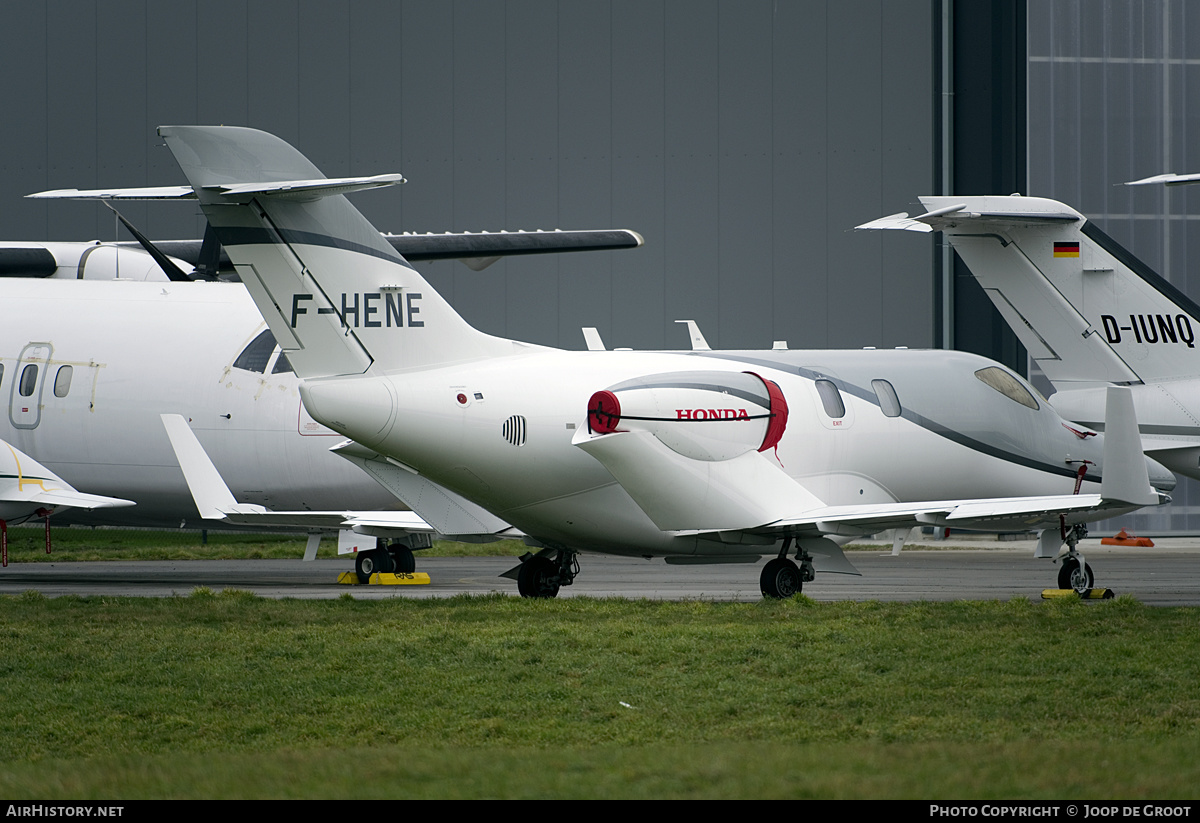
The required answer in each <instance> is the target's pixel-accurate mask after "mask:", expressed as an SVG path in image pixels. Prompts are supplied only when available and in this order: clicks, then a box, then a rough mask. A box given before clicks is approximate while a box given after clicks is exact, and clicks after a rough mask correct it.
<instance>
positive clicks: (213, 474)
mask: <svg viewBox="0 0 1200 823" xmlns="http://www.w3.org/2000/svg"><path fill="white" fill-rule="evenodd" d="M161 417H162V421H163V426H164V427H166V430H167V437H169V438H170V439H171V448H172V449H174V450H175V458H176V459H177V460H178V461H179V468H181V469H183V478H184V480H186V481H187V485H188V491H190V492H191V493H192V499H193V500H195V501H196V508H197V509H198V510H199V512H200V516H201V517H202V518H204V519H205V520H224V519H225V516H226V515H227V514H229V513H230V512H237V511H241V510H249V509H250V508H253V509H254V510H256V511H265V509H262V508H261V507H259V506H254V507H250V506H242V505H240V504H239V503H238V502H237V500H235V499H234V497H233V492H231V491H230V490H229V487H228V486H226V485H225V481H224V480H222V479H221V474H220V472H218V471H217V467H216V466H214V465H213V462H212V460H210V459H209V457H208V453H207V452H205V451H204V447H203V446H201V445H200V441H199V440H197V439H196V435H195V433H194V432H193V431H192V429H191V426H189V425H188V423H187V420H185V419H184V418H183V417H182V415H178V414H164V415H161Z"/></svg>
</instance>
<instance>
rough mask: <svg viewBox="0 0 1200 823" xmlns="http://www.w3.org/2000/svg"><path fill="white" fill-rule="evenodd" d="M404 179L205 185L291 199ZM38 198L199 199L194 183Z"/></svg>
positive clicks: (241, 194) (235, 193) (233, 193)
mask: <svg viewBox="0 0 1200 823" xmlns="http://www.w3.org/2000/svg"><path fill="white" fill-rule="evenodd" d="M403 182H404V176H403V175H400V174H377V175H374V176H372V177H335V178H330V179H324V178H323V179H319V180H278V181H272V182H267V183H236V184H231V185H212V186H205V187H204V189H205V190H206V191H211V192H214V193H216V194H221V195H226V196H229V197H231V198H235V199H246V198H250V197H254V196H258V195H262V196H266V197H279V198H284V199H290V200H316V199H317V198H320V197H330V196H332V195H335V194H350V193H351V192H356V191H362V190H364V189H378V188H381V187H383V186H395V185H397V184H398V183H403ZM25 196H26V197H29V198H31V199H34V200H195V199H196V191H195V190H194V189H193V188H192V187H191V186H143V187H141V188H128V189H55V190H53V191H39V192H37V193H35V194H27V195H25Z"/></svg>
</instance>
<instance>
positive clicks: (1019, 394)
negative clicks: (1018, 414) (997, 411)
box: [975, 366, 1038, 411]
mask: <svg viewBox="0 0 1200 823" xmlns="http://www.w3.org/2000/svg"><path fill="white" fill-rule="evenodd" d="M975 376H976V377H978V378H979V379H980V380H982V381H983V382H984V383H987V384H988V385H989V386H991V387H992V388H993V389H995V390H996V391H998V392H1000V393H1001V394H1002V395H1004V396H1005V397H1007V398H1008V399H1009V400H1015V401H1016V402H1018V403H1020V404H1021V405H1022V406H1028V407H1029V408H1031V409H1034V410H1035V411H1036V410H1037V408H1038V402H1037V400H1035V399H1034V398H1033V395H1032V394H1030V393H1029V389H1027V388H1025V386H1024V385H1023V384H1022V383H1021V381H1020V380H1018V379H1017V378H1016V377H1014V376H1013V375H1011V374H1009V373H1008V372H1007V371H1005V370H1004V369H1002V368H1000V367H999V366H988V367H987V368H986V369H980V370H979V371H977V372H975Z"/></svg>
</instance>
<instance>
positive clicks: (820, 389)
mask: <svg viewBox="0 0 1200 823" xmlns="http://www.w3.org/2000/svg"><path fill="white" fill-rule="evenodd" d="M817 394H819V395H821V405H822V406H824V407H825V414H827V415H829V416H830V417H832V418H833V419H834V420H840V419H841V418H843V417H845V416H846V404H845V403H844V402H842V393H841V392H840V391H838V388H837V386H835V385H833V383H832V382H830V381H829V380H818V381H817Z"/></svg>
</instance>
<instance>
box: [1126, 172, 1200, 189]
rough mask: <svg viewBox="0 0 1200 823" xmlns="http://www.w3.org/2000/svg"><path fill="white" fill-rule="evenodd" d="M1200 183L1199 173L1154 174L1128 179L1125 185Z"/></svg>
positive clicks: (1185, 184)
mask: <svg viewBox="0 0 1200 823" xmlns="http://www.w3.org/2000/svg"><path fill="white" fill-rule="evenodd" d="M1192 183H1200V174H1156V175H1154V176H1153V177H1143V178H1142V179H1141V180H1130V181H1129V182H1128V183H1126V184H1125V185H1126V186H1152V185H1157V184H1161V185H1164V186H1187V185H1190V184H1192Z"/></svg>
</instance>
